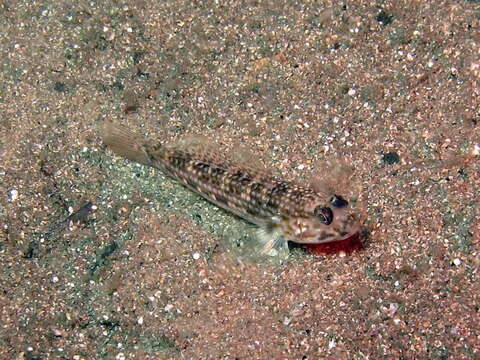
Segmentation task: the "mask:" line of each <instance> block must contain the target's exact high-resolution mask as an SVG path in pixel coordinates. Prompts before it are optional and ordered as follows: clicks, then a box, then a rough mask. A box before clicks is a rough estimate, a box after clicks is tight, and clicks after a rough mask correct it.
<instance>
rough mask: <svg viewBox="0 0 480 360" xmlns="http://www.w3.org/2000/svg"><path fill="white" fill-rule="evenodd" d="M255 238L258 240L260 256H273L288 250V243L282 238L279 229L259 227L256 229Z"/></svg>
mask: <svg viewBox="0 0 480 360" xmlns="http://www.w3.org/2000/svg"><path fill="white" fill-rule="evenodd" d="M257 238H258V240H259V243H260V246H261V250H260V253H261V254H262V255H270V256H275V255H277V254H278V253H279V252H281V251H286V250H288V242H287V240H285V238H284V237H283V236H282V232H281V229H280V228H279V227H278V226H275V227H270V226H268V227H267V226H266V227H260V228H258V229H257Z"/></svg>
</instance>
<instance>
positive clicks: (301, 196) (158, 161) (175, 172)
mask: <svg viewBox="0 0 480 360" xmlns="http://www.w3.org/2000/svg"><path fill="white" fill-rule="evenodd" d="M102 133H103V134H102V135H103V140H104V142H105V144H106V145H107V146H109V147H110V148H111V149H112V150H113V151H114V152H115V153H116V154H118V155H120V156H123V157H125V158H128V159H130V160H133V161H136V162H139V163H142V164H145V165H149V166H152V167H155V168H158V169H160V170H162V171H163V172H165V173H166V174H167V175H169V176H170V177H172V178H174V179H175V180H177V181H178V182H180V183H182V184H183V185H185V186H186V187H188V188H189V189H191V190H192V191H194V192H196V193H198V194H199V195H201V196H203V197H204V198H206V199H207V200H209V201H211V202H213V203H214V204H216V205H218V206H219V207H222V208H224V209H226V210H228V211H230V212H232V213H234V214H236V215H238V216H240V217H242V218H244V219H246V220H247V221H249V222H251V223H253V224H256V225H258V226H259V232H258V235H259V236H258V239H259V240H260V241H261V242H262V247H263V250H262V251H263V252H264V253H268V252H270V250H271V249H272V248H277V247H284V248H285V247H286V246H287V242H288V241H293V242H296V243H303V244H319V243H326V242H331V241H339V240H344V239H346V238H348V237H350V236H352V235H354V234H356V233H357V232H358V231H359V225H358V221H357V218H356V217H355V216H354V214H353V212H352V211H351V209H350V207H349V205H348V202H347V201H346V200H344V199H343V198H342V197H340V196H338V195H334V194H331V195H330V196H329V195H328V194H324V193H320V192H317V191H315V190H313V189H311V188H309V187H304V186H300V185H298V184H295V183H292V182H286V181H281V180H279V179H277V178H275V177H273V176H271V175H269V174H267V173H265V172H263V171H259V170H257V169H254V168H252V167H249V166H246V165H243V166H242V165H238V164H235V163H233V162H232V161H230V160H227V159H225V158H224V157H221V156H219V155H218V154H216V153H214V152H213V151H212V150H208V149H206V150H205V149H201V148H198V147H195V146H192V147H188V146H163V145H159V144H154V143H151V142H149V141H146V140H144V139H141V138H139V137H138V136H137V135H135V134H134V133H132V132H130V131H129V130H128V129H126V128H124V127H123V126H120V125H118V124H114V123H113V122H105V123H104V124H103V128H102Z"/></svg>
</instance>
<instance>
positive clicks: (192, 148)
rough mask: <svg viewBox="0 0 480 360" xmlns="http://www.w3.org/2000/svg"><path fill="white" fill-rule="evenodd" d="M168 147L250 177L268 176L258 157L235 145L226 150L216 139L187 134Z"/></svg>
mask: <svg viewBox="0 0 480 360" xmlns="http://www.w3.org/2000/svg"><path fill="white" fill-rule="evenodd" d="M168 147H169V148H170V149H178V150H182V151H186V152H188V153H190V154H195V156H196V157H198V158H203V159H208V160H210V161H211V162H213V163H215V164H222V165H224V166H226V167H229V168H239V169H243V170H244V171H245V172H247V173H249V174H251V175H258V176H259V177H267V175H264V174H269V173H268V172H267V171H266V168H265V166H264V165H263V163H262V161H261V159H260V158H259V156H258V155H257V154H253V153H252V152H251V151H250V150H249V149H247V148H245V147H244V146H242V145H239V144H235V146H234V147H233V148H232V149H231V150H226V149H227V146H225V145H223V144H222V143H221V142H219V141H217V140H216V139H212V138H211V137H206V136H201V135H192V134H189V135H185V136H184V137H183V138H182V139H180V140H179V141H177V142H176V143H175V144H172V145H169V146H168ZM268 177H271V175H268Z"/></svg>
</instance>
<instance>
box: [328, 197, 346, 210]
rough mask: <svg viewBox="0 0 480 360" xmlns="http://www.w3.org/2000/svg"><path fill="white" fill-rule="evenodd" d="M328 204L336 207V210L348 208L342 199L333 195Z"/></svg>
mask: <svg viewBox="0 0 480 360" xmlns="http://www.w3.org/2000/svg"><path fill="white" fill-rule="evenodd" d="M330 204H332V206H333V207H336V208H337V209H340V208H344V207H346V206H348V201H347V200H345V199H344V198H342V197H341V196H339V195H333V196H332V197H331V198H330Z"/></svg>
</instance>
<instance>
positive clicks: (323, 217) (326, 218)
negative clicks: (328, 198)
mask: <svg viewBox="0 0 480 360" xmlns="http://www.w3.org/2000/svg"><path fill="white" fill-rule="evenodd" d="M313 215H314V216H315V217H317V218H318V219H320V221H321V222H323V223H324V224H325V225H330V224H331V223H332V221H333V211H332V209H330V208H329V207H328V206H317V207H316V208H315V210H313Z"/></svg>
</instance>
